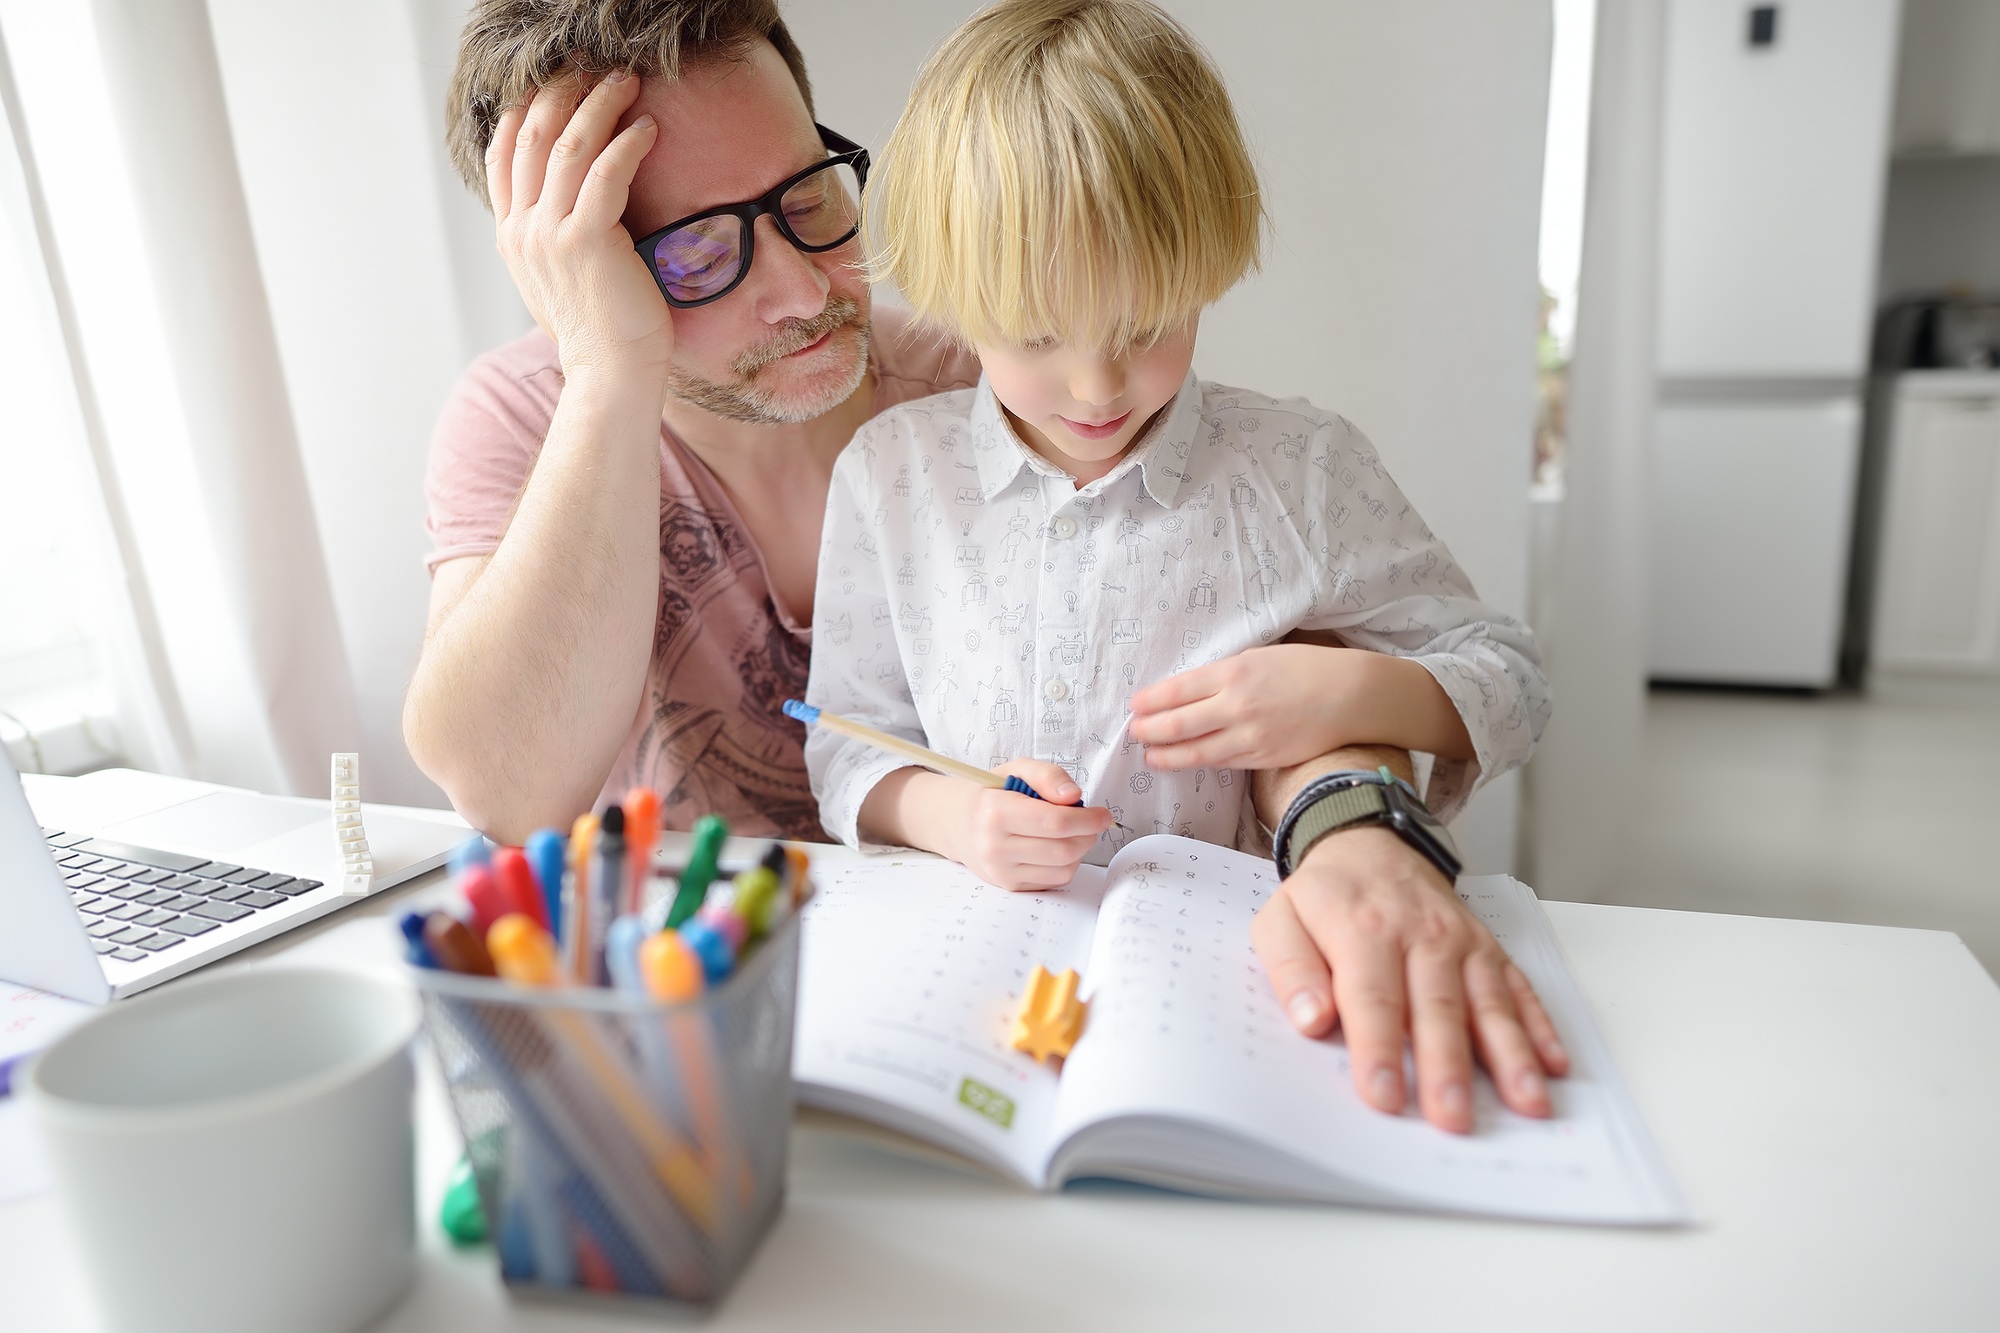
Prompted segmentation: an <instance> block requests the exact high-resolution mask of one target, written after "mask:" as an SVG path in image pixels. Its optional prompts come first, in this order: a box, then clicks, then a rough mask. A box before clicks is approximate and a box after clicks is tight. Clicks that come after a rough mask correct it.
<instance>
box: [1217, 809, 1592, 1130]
mask: <svg viewBox="0 0 2000 1333" xmlns="http://www.w3.org/2000/svg"><path fill="white" fill-rule="evenodd" d="M1250 939H1251V942H1252V943H1253V944H1254V945H1255V946H1256V949H1257V954H1258V957H1260V958H1261V959H1262V960H1263V963H1264V968H1265V971H1266V972H1267V973H1268V974H1269V975H1270V978H1271V986H1272V989H1273V990H1274V991H1276V993H1277V996H1278V1002H1279V1003H1280V1004H1281V1005H1283V1006H1284V1009H1285V1012H1286V1014H1287V1015H1289V1016H1290V1018H1291V1020H1292V1023H1293V1025H1294V1026H1296V1027H1297V1028H1298V1029H1299V1030H1300V1031H1301V1032H1303V1033H1304V1034H1305V1035H1307V1036H1309V1037H1324V1036H1326V1035H1328V1034H1329V1033H1331V1032H1332V1031H1333V1027H1334V1024H1335V1022H1336V1021H1337V1022H1338V1023H1339V1024H1340V1025H1341V1027H1342V1029H1343V1030H1344V1032H1345V1035H1346V1039H1347V1051H1348V1060H1349V1064H1350V1066H1351V1068H1352V1072H1353V1077H1354V1086H1355V1090H1356V1091H1357V1092H1359V1093H1360V1094H1361V1097H1362V1099H1363V1100H1364V1101H1366V1102H1367V1103H1368V1104H1369V1105H1371V1106H1373V1107H1374V1108H1375V1109H1376V1110H1378V1111H1384V1112H1387V1113H1390V1114H1395V1113H1397V1112H1400V1111H1401V1110H1402V1109H1403V1106H1404V1102H1405V1100H1406V1098H1407V1096H1408V1094H1409V1090H1408V1089H1407V1088H1406V1087H1405V1079H1404V1068H1403V1049H1404V1042H1405V1039H1406V1037H1407V1039H1408V1041H1409V1043H1410V1045H1411V1046H1413V1047H1414V1048H1415V1052H1416V1061H1415V1063H1416V1075H1417V1087H1416V1097H1417V1104H1418V1106H1419V1108H1420V1109H1421V1110H1422V1112H1423V1115H1424V1118H1425V1119H1426V1120H1429V1121H1430V1122H1431V1123H1432V1124H1434V1125H1437V1126H1438V1127H1439V1128H1441V1129H1447V1130H1451V1131H1453V1132H1455V1133H1461V1134H1462V1133H1466V1132H1469V1131H1470V1130H1471V1129H1472V1060H1473V1056H1474V1054H1475V1053H1477V1055H1478V1057H1479V1060H1480V1062H1481V1063H1482V1064H1484V1065H1485V1066H1486V1068H1487V1071H1488V1072H1489V1073H1490V1074H1491V1075H1492V1078H1493V1083H1494V1087H1495V1089H1496V1090H1497V1091H1498V1092H1499V1094H1500V1099H1501V1101H1503V1102H1505V1103H1506V1104H1507V1106H1509V1107H1510V1108H1512V1109H1513V1110H1515V1111H1517V1112H1519V1113H1520V1114H1522V1115H1530V1116H1546V1115H1548V1114H1550V1110H1551V1107H1550V1102H1549V1093H1548V1084H1547V1079H1548V1077H1549V1076H1551V1075H1554V1076H1560V1075H1562V1074H1563V1073H1565V1072H1566V1071H1567V1070H1568V1068H1569V1057H1568V1055H1567V1054H1566V1053H1565V1052H1564V1050H1563V1047H1562V1042H1561V1041H1560V1040H1559V1039H1558V1038H1557V1036H1556V1031H1555V1025H1554V1024H1553V1023H1551V1022H1550V1021H1549V1017H1548V1014H1547V1012H1546V1011H1545V1010H1544V1009H1543V1008H1542V1004H1541V1001H1540V1000H1539V999H1537V998H1536V996H1535V992H1534V989H1533V987H1531V986H1530V985H1529V984H1528V979H1527V978H1526V977H1525V976H1523V975H1522V974H1521V971H1520V969H1519V968H1517V967H1515V966H1514V964H1513V963H1512V962H1511V961H1510V960H1509V959H1508V957H1507V954H1506V951H1505V950H1503V949H1502V948H1501V947H1500V944H1499V942H1498V941H1497V940H1495V939H1494V938H1493V935H1492V933H1491V932H1490V931H1488V930H1487V929H1486V926H1485V923H1484V922H1482V921H1480V920H1479V919H1478V918H1477V917H1475V916H1474V915H1473V914H1472V913H1471V912H1470V911H1469V910H1467V908H1466V907H1465V904H1464V903H1462V902H1460V901H1459V898H1458V895H1457V894H1456V893H1454V892H1453V891H1452V888H1451V886H1450V885H1448V884H1446V883H1445V881H1444V876H1443V875H1441V874H1439V873H1438V871H1437V868H1436V867H1435V866H1433V865H1432V864H1431V863H1430V862H1429V861H1428V860H1426V859H1425V858H1424V857H1423V856H1422V855H1421V854H1419V853H1418V852H1417V851H1416V849H1414V848H1412V847H1411V846H1410V845H1409V844H1407V843H1405V842H1404V841H1403V840H1402V839H1401V838H1399V837H1398V836H1397V835H1396V834H1395V833H1393V832H1391V831H1390V830H1388V829H1386V828H1379V827H1373V828H1354V829H1345V830H1341V831H1338V832H1335V833H1332V834H1329V835H1327V836H1326V837H1323V838H1321V839H1320V840H1319V841H1318V842H1316V843H1314V844H1313V845H1312V847H1311V848H1310V849H1309V850H1308V851H1307V853H1306V855H1305V858H1304V860H1303V861H1302V862H1301V863H1300V864H1299V866H1298V867H1297V869H1295V870H1294V871H1293V872H1292V874H1291V876H1290V877H1289V878H1287V879H1286V880H1285V881H1284V883H1283V884H1281V885H1279V887H1278V891H1277V892H1276V893H1275V894H1273V895H1272V897H1271V901H1270V902H1268V903H1266V904H1265V906H1264V908H1263V910H1262V911H1260V912H1259V913H1258V914H1257V917H1256V920H1255V921H1254V922H1252V924H1251V928H1250Z"/></svg>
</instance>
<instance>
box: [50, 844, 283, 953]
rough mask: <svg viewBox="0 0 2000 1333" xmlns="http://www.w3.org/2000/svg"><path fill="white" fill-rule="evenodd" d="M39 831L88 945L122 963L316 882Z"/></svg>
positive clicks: (236, 918)
mask: <svg viewBox="0 0 2000 1333" xmlns="http://www.w3.org/2000/svg"><path fill="white" fill-rule="evenodd" d="M42 838H43V839H44V841H46V842H47V843H48V845H49V855H51V856H53V857H55V859H56V867H57V869H59V870H60V871H61V872H62V877H63V883H65V884H67V885H69V896H70V900H71V901H72V902H74V903H75V904H76V911H77V915H79V916H81V917H82V918H83V925H84V930H85V932H86V933H87V934H89V936H90V942H91V946H92V947H93V948H95V949H96V950H97V952H99V953H101V954H106V955H108V956H110V957H112V958H119V959H123V960H124V961H125V962H128V963H137V962H143V961H144V960H145V959H146V958H147V957H149V956H150V955H152V954H156V953H162V952H164V951H166V950H168V949H171V948H173V947H174V946H175V945H177V944H182V943H184V942H186V941H187V940H190V939H193V938H195V937H196V936H199V935H206V934H207V933H208V932H209V931H211V930H214V929H215V928H216V927H217V926H219V925H222V924H223V923H225V922H229V921H241V920H242V919H243V918H244V917H247V916H249V915H250V914H251V913H253V912H259V911H262V910H263V909H265V908H267V907H276V906H277V905H278V904H279V903H282V902H287V901H289V900H291V899H293V898H296V897H298V896H299V895H300V894H302V893H305V892H308V891H309V890H312V889H316V888H318V887H320V881H319V880H316V879H294V878H292V877H291V876H290V875H280V874H275V873H273V872H270V871H265V870H255V869H252V868H250V867H249V866H238V865H231V864H229V863H228V862H227V861H204V860H202V859H201V858H200V857H199V856H182V855H180V854H179V853H178V852H162V851H157V850H155V849H154V848H151V847H133V846H130V845H129V844H126V843H122V842H110V841H107V840H106V839H103V838H93V837H90V836H89V835H87V834H82V833H62V832H59V831H57V830H55V829H43V830H42Z"/></svg>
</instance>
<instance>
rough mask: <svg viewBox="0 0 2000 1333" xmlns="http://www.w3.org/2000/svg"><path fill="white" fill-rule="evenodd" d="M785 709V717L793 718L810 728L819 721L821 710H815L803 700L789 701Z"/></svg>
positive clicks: (785, 704)
mask: <svg viewBox="0 0 2000 1333" xmlns="http://www.w3.org/2000/svg"><path fill="white" fill-rule="evenodd" d="M784 709H785V716H786V717H788V718H791V719H792V720H793V721H794V722H803V723H805V724H806V725H808V726H810V725H812V724H813V723H815V722H817V721H819V709H817V708H814V707H813V706H812V705H811V704H809V703H806V702H804V701H803V700H800V699H787V700H785V703H784Z"/></svg>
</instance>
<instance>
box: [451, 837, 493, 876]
mask: <svg viewBox="0 0 2000 1333" xmlns="http://www.w3.org/2000/svg"><path fill="white" fill-rule="evenodd" d="M491 864H493V850H492V848H491V847H490V846H488V844H487V842H486V839H485V838H484V837H483V836H481V835H480V834H477V833H475V834H473V835H472V836H471V837H469V838H467V839H466V840H465V841H464V842H461V843H460V844H458V846H456V847H454V848H452V849H451V860H450V865H451V877H452V878H453V879H457V878H458V877H459V876H460V875H463V874H464V873H465V872H466V871H467V870H468V869H470V868H471V867H473V866H484V865H491Z"/></svg>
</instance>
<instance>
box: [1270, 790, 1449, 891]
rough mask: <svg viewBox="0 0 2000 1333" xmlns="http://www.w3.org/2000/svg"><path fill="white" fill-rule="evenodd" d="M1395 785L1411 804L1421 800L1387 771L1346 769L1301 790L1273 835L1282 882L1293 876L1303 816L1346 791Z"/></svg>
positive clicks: (1413, 791)
mask: <svg viewBox="0 0 2000 1333" xmlns="http://www.w3.org/2000/svg"><path fill="white" fill-rule="evenodd" d="M1392 782H1393V783H1394V784H1395V785H1396V786H1398V787H1401V788H1402V789H1403V790H1404V791H1405V792H1407V793H1408V794H1409V796H1410V799H1411V800H1417V799H1419V798H1418V796H1417V789H1416V788H1415V787H1412V786H1411V785H1410V784H1409V783H1407V782H1405V781H1403V780H1402V779H1401V778H1399V777H1397V776H1396V775H1395V774H1393V773H1391V772H1390V771H1389V770H1388V769H1387V768H1386V767H1385V768H1379V769H1374V770H1372V771H1371V770H1369V769H1364V768H1343V769H1341V770H1339V771H1338V772H1333V773H1322V774H1320V775H1319V776H1318V777H1316V778H1314V779H1313V780H1312V781H1311V782H1308V783H1307V784H1306V785H1305V786H1303V787H1301V788H1300V789H1299V794H1298V795H1296V796H1294V797H1292V803H1291V804H1290V805H1288V806H1286V807H1285V817H1284V818H1283V819H1281V820H1279V821H1278V830H1277V832H1275V833H1273V834H1272V835H1271V860H1272V862H1273V863H1274V864H1275V865H1276V866H1277V867H1278V878H1279V879H1281V880H1282V879H1285V878H1288V877H1289V876H1290V875H1291V873H1292V869H1293V866H1292V863H1291V857H1290V856H1288V855H1287V854H1286V853H1287V845H1288V844H1289V843H1290V842H1291V839H1292V829H1293V828H1294V827H1295V826H1297V824H1298V822H1299V818H1300V816H1302V815H1304V814H1305V812H1306V811H1307V810H1310V809H1311V808H1312V807H1313V806H1315V805H1318V804H1319V803H1320V801H1322V800H1324V799H1325V798H1326V797H1328V796H1331V795H1333V794H1334V793H1335V792H1340V791H1346V790H1347V789H1348V788H1350V787H1359V786H1363V785H1365V784H1370V783H1372V784H1375V785H1378V786H1385V787H1386V786H1388V785H1389V784H1390V783H1392Z"/></svg>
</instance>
